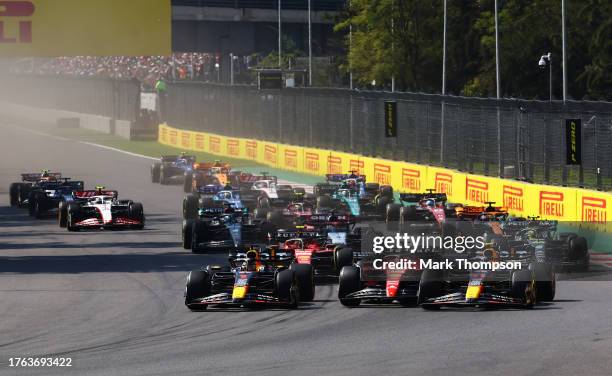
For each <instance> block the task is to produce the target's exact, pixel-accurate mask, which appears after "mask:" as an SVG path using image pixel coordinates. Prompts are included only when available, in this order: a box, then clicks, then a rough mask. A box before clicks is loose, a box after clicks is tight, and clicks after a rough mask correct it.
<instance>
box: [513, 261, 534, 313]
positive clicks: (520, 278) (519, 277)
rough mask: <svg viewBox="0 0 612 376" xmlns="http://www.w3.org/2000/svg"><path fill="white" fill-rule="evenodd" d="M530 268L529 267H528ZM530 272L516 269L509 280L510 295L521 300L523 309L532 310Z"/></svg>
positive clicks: (532, 296)
mask: <svg viewBox="0 0 612 376" xmlns="http://www.w3.org/2000/svg"><path fill="white" fill-rule="evenodd" d="M530 267H531V265H530ZM533 287H534V286H533V279H532V274H531V271H530V270H527V269H518V270H515V271H514V272H512V277H511V280H510V293H511V295H512V297H513V298H515V299H521V300H522V301H523V302H524V304H523V307H524V308H533V304H534V303H535V291H533V290H534V288H533Z"/></svg>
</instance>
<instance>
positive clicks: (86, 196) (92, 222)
mask: <svg viewBox="0 0 612 376" xmlns="http://www.w3.org/2000/svg"><path fill="white" fill-rule="evenodd" d="M73 195H74V198H75V199H74V201H73V202H70V203H69V204H68V207H67V208H66V213H67V217H66V227H67V228H68V231H79V230H84V229H136V230H142V229H143V228H144V225H145V215H144V212H143V208H142V204H141V203H138V202H133V201H132V200H119V199H118V193H117V191H111V190H106V189H105V188H104V187H97V188H96V189H95V190H89V191H77V192H74V193H73ZM61 222H62V218H61V217H60V225H61V224H62V223H61Z"/></svg>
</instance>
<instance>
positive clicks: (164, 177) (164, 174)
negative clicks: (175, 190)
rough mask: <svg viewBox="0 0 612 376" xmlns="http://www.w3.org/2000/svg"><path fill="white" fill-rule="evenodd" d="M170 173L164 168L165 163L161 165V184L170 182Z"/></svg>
mask: <svg viewBox="0 0 612 376" xmlns="http://www.w3.org/2000/svg"><path fill="white" fill-rule="evenodd" d="M167 175H168V173H167V172H166V169H165V168H164V165H161V166H160V167H159V183H160V184H161V185H166V184H168V176H167Z"/></svg>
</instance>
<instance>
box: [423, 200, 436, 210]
mask: <svg viewBox="0 0 612 376" xmlns="http://www.w3.org/2000/svg"><path fill="white" fill-rule="evenodd" d="M423 205H425V206H427V207H430V208H433V207H434V206H436V201H435V200H434V199H431V198H428V199H426V200H425V201H424V202H423Z"/></svg>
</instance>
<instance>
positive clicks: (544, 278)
mask: <svg viewBox="0 0 612 376" xmlns="http://www.w3.org/2000/svg"><path fill="white" fill-rule="evenodd" d="M529 270H531V271H532V272H533V273H534V274H535V280H536V282H535V288H536V300H537V301H541V302H552V301H553V300H554V299H555V291H556V287H557V286H556V280H555V272H554V271H553V267H552V265H551V264H545V263H542V262H536V263H533V264H530V265H529Z"/></svg>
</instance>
